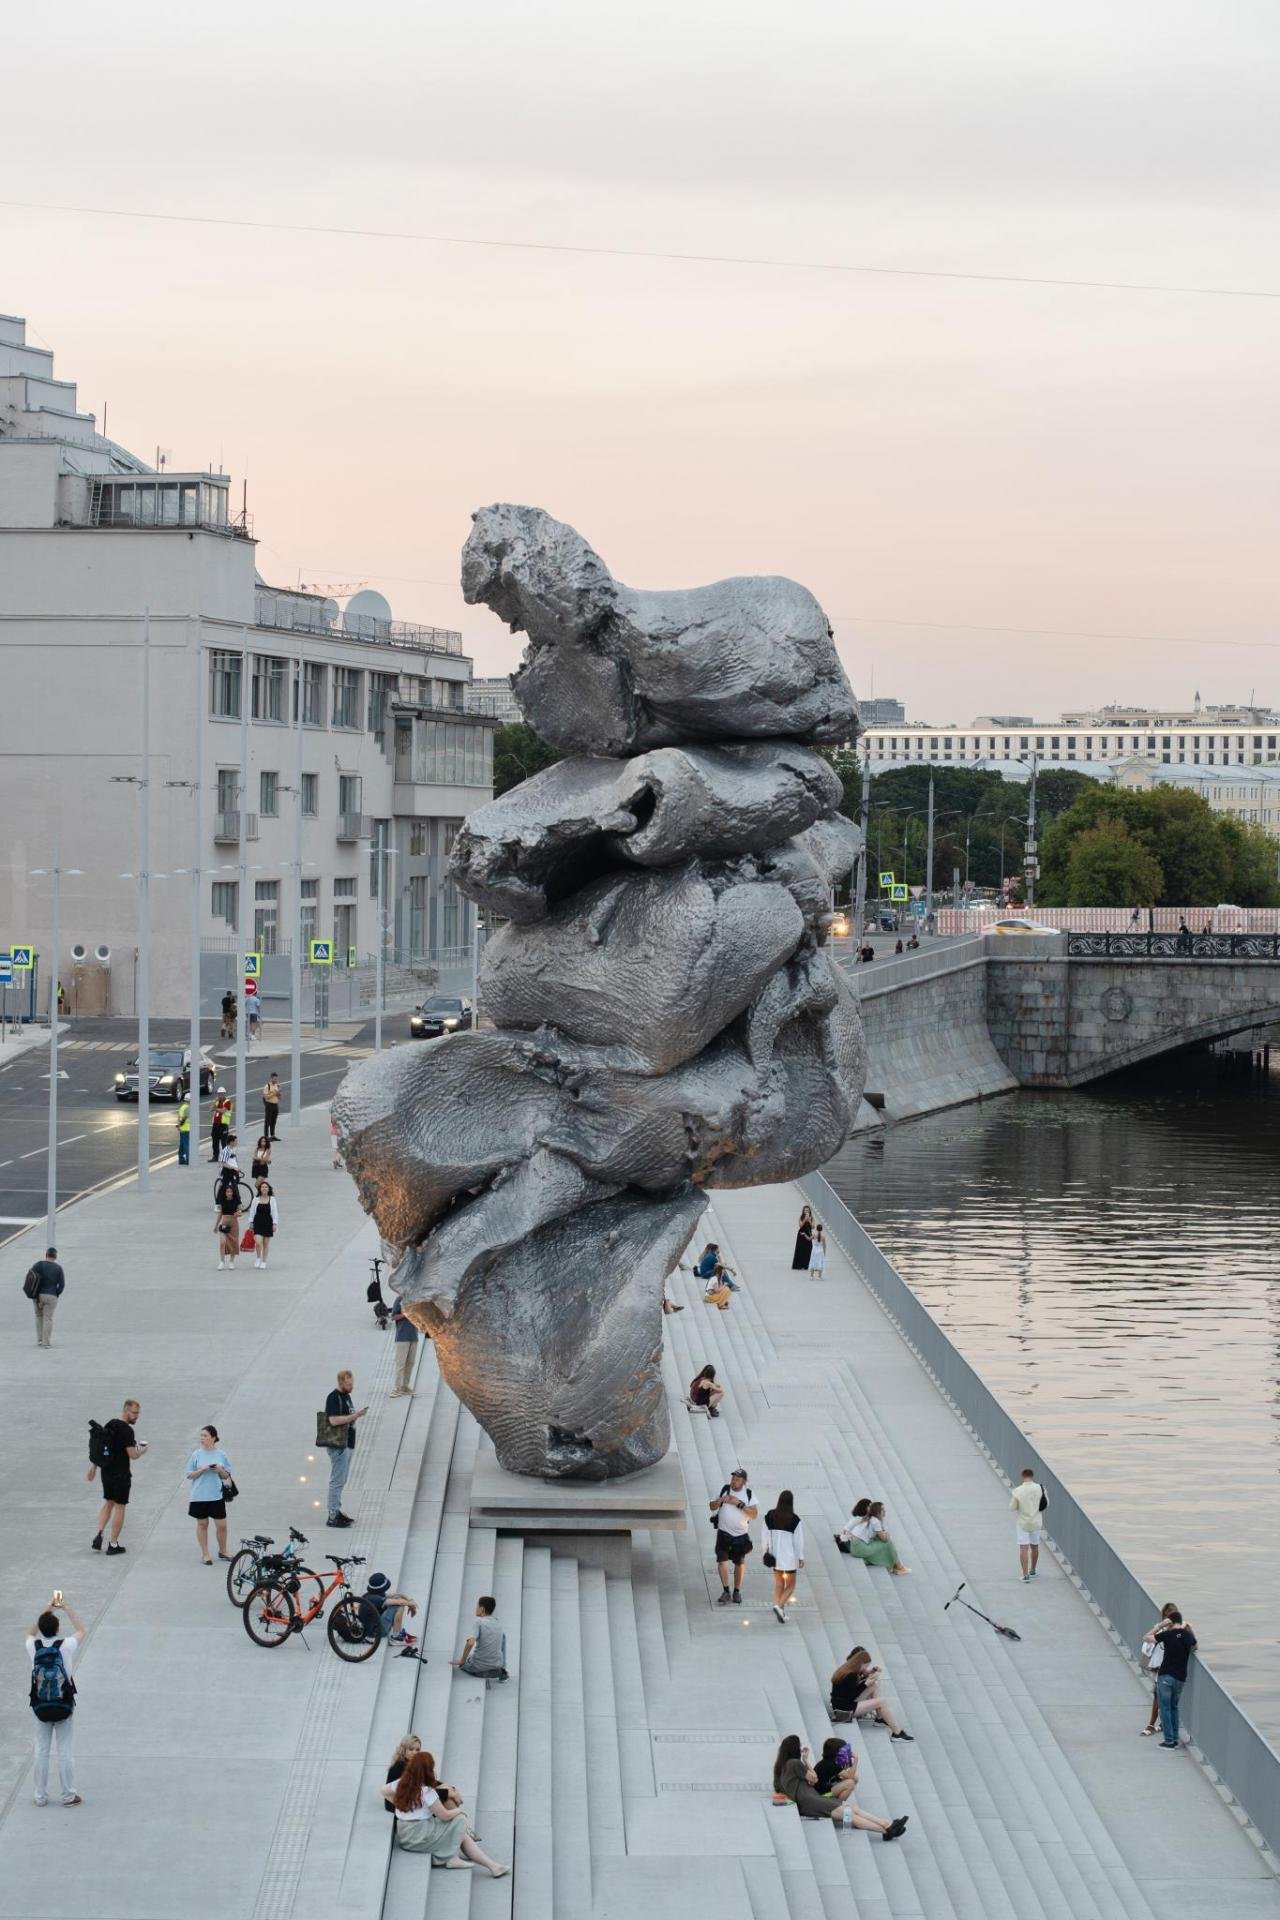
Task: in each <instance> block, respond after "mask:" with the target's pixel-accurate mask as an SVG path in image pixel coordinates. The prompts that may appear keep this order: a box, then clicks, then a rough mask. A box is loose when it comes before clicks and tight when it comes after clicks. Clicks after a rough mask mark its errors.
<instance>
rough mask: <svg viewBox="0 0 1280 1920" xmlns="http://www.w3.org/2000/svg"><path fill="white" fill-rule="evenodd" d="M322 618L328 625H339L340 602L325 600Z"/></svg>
mask: <svg viewBox="0 0 1280 1920" xmlns="http://www.w3.org/2000/svg"><path fill="white" fill-rule="evenodd" d="M320 618H321V619H322V620H323V621H324V624H325V625H326V627H335V626H337V624H338V603H337V601H336V600H326V601H324V602H323V604H322V605H321V608H320Z"/></svg>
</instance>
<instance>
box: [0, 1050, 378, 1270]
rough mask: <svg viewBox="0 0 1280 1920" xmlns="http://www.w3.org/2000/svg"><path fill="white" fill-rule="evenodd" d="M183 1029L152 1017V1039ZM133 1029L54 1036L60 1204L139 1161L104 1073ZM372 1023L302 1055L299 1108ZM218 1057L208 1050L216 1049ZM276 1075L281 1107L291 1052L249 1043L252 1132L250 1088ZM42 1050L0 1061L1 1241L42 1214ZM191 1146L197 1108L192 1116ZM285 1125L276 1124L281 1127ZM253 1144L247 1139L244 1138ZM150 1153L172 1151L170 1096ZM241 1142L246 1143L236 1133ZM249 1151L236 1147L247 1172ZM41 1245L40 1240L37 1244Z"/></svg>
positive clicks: (325, 1089) (153, 1128) (154, 1120)
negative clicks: (61, 1075)
mask: <svg viewBox="0 0 1280 1920" xmlns="http://www.w3.org/2000/svg"><path fill="white" fill-rule="evenodd" d="M388 1020H389V1023H390V1024H389V1030H388V1038H389V1039H392V1040H400V1039H402V1038H403V1035H402V1034H401V1032H400V1031H398V1028H399V1027H402V1026H404V1025H407V1020H406V1019H403V1018H401V1017H399V1016H396V1015H390V1016H388ZM189 1033H190V1028H189V1026H187V1025H185V1024H184V1023H183V1022H182V1021H179V1020H153V1021H152V1022H151V1043H152V1045H153V1046H165V1045H173V1044H175V1043H176V1044H178V1045H181V1044H183V1043H184V1042H185V1041H186V1040H187V1038H188V1037H189ZM217 1034H218V1023H217V1021H216V1020H214V1021H209V1022H206V1025H205V1031H204V1044H205V1046H206V1048H207V1049H208V1050H209V1051H210V1052H215V1050H216V1049H218V1048H219V1046H220V1045H222V1044H225V1043H220V1042H219V1041H218V1037H217ZM137 1037H138V1029H137V1026H136V1024H134V1023H133V1022H131V1021H129V1020H106V1019H103V1020H77V1021H75V1022H74V1023H73V1026H72V1030H71V1031H70V1032H69V1033H66V1034H64V1035H63V1036H62V1037H61V1039H60V1041H59V1044H58V1065H59V1067H60V1068H61V1069H62V1071H64V1072H65V1073H66V1075H67V1078H66V1079H65V1080H61V1081H60V1082H59V1088H58V1204H59V1206H61V1205H63V1204H64V1203H65V1202H66V1201H68V1200H74V1199H77V1198H79V1197H80V1196H82V1195H83V1194H86V1193H90V1192H92V1191H93V1190H94V1189H95V1188H97V1187H100V1186H103V1185H105V1184H107V1183H108V1182H110V1181H111V1180H115V1179H119V1178H120V1177H121V1176H122V1175H124V1174H128V1173H132V1172H133V1171H134V1169H135V1168H136V1166H137V1163H138V1109H137V1107H136V1106H135V1105H134V1104H133V1103H132V1102H131V1101H130V1102H124V1101H119V1100H117V1099H116V1096H115V1093H114V1091H113V1090H112V1077H113V1075H114V1074H115V1073H116V1072H117V1070H118V1069H119V1068H120V1067H122V1066H123V1065H124V1064H125V1062H126V1060H127V1059H129V1058H130V1057H131V1056H132V1055H133V1054H134V1053H136V1051H137ZM372 1043H373V1024H372V1022H370V1023H369V1025H368V1027H366V1028H364V1029H362V1030H361V1031H360V1032H359V1033H358V1034H356V1035H355V1036H354V1038H353V1039H352V1040H351V1041H350V1042H344V1043H341V1045H340V1046H337V1047H335V1050H334V1052H332V1053H304V1054H303V1056H302V1100H303V1104H304V1106H312V1105H314V1104H315V1103H316V1102H317V1101H320V1100H327V1099H329V1098H330V1097H331V1096H332V1095H333V1093H334V1091H335V1089H336V1088H337V1086H338V1083H339V1082H340V1081H341V1079H342V1077H343V1075H344V1074H345V1073H346V1071H347V1069H348V1068H349V1066H350V1065H351V1061H352V1058H353V1057H358V1055H357V1050H358V1049H364V1048H366V1047H372ZM215 1058H216V1052H215ZM216 1063H217V1065H218V1066H219V1068H220V1069H221V1070H222V1071H221V1075H220V1077H221V1079H222V1081H223V1084H225V1085H226V1086H228V1087H231V1088H232V1089H233V1090H234V1077H235V1066H234V1063H233V1062H230V1061H223V1060H221V1059H217V1061H216ZM272 1067H274V1068H275V1070H276V1072H277V1073H278V1074H279V1075H280V1080H281V1085H282V1088H283V1096H282V1099H281V1102H280V1108H281V1112H282V1113H287V1112H288V1110H289V1104H290V1101H289V1053H288V1050H287V1049H286V1050H285V1051H284V1052H283V1053H280V1052H272V1051H269V1050H268V1049H267V1047H266V1046H265V1045H264V1046H263V1048H262V1050H261V1051H260V1050H259V1048H257V1047H254V1048H253V1049H252V1050H251V1053H250V1059H249V1074H248V1087H249V1100H250V1106H249V1113H250V1123H251V1126H252V1128H253V1137H254V1139H256V1138H257V1131H258V1117H259V1112H260V1103H259V1100H258V1094H259V1091H260V1089H261V1087H262V1083H263V1081H264V1080H265V1079H266V1077H267V1074H268V1073H269V1072H270V1070H271V1068H272ZM48 1074H49V1055H48V1049H47V1048H45V1047H36V1048H33V1049H32V1050H31V1051H30V1052H27V1053H23V1054H21V1055H20V1056H19V1058H18V1059H16V1060H15V1061H14V1062H13V1064H12V1065H11V1066H8V1067H4V1066H0V1245H3V1243H4V1242H5V1241H6V1240H8V1239H12V1238H13V1236H14V1235H15V1234H18V1233H20V1232H21V1231H22V1224H21V1223H22V1222H24V1221H27V1220H32V1219H43V1218H44V1211H45V1203H46V1192H47V1184H48V1170H47V1169H48V1159H47V1154H48V1129H49V1079H48ZM200 1113H201V1141H202V1143H203V1152H204V1157H205V1159H206V1161H207V1160H208V1158H209V1101H208V1100H207V1099H205V1100H203V1101H202V1102H201V1109H200ZM192 1121H193V1127H192V1139H193V1151H194V1139H195V1127H194V1121H195V1114H194V1112H193V1114H192ZM281 1130H282V1132H283V1128H282V1129H281ZM248 1144H249V1147H250V1149H251V1148H252V1145H253V1142H252V1140H251V1141H250V1142H249V1143H248ZM150 1145H151V1160H152V1162H153V1163H154V1162H156V1161H157V1160H164V1159H168V1158H169V1157H171V1156H172V1155H173V1154H175V1153H176V1152H177V1147H178V1134H177V1127H176V1125H175V1108H174V1107H173V1106H172V1105H171V1104H170V1103H169V1102H168V1101H165V1102H164V1103H162V1104H161V1103H158V1102H156V1101H154V1100H153V1102H152V1104H151V1125H150ZM241 1145H242V1146H243V1145H244V1141H243V1139H242V1141H241ZM248 1165H249V1157H248V1155H247V1154H245V1153H242V1154H241V1166H242V1167H244V1168H245V1169H246V1171H247V1169H248ZM41 1251H43V1248H42V1249H41Z"/></svg>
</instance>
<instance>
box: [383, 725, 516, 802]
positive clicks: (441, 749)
mask: <svg viewBox="0 0 1280 1920" xmlns="http://www.w3.org/2000/svg"><path fill="white" fill-rule="evenodd" d="M395 764H396V779H397V780H412V781H415V782H416V783H417V784H418V785H420V786H438V787H491V786H492V785H493V730H492V728H491V727H469V726H467V725H466V724H465V723H462V724H459V723H458V722H457V721H452V720H414V721H411V722H405V721H403V720H397V722H396V763H395Z"/></svg>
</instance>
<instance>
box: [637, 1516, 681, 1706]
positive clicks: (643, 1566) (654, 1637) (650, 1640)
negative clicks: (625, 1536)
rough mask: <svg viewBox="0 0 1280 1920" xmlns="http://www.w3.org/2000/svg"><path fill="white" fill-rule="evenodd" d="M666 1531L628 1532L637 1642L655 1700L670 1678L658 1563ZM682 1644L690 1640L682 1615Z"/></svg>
mask: <svg viewBox="0 0 1280 1920" xmlns="http://www.w3.org/2000/svg"><path fill="white" fill-rule="evenodd" d="M664 1538H665V1535H662V1534H654V1533H650V1532H649V1530H648V1529H647V1528H637V1530H636V1531H635V1533H633V1534H632V1536H631V1586H630V1599H631V1604H632V1607H633V1609H634V1613H635V1629H636V1644H637V1647H638V1649H639V1655H640V1670H641V1677H642V1680H643V1685H644V1697H645V1699H646V1700H656V1699H657V1698H658V1696H659V1695H660V1694H662V1693H664V1692H665V1691H666V1688H667V1684H668V1682H669V1681H670V1679H671V1666H670V1660H669V1657H668V1651H667V1648H668V1642H667V1636H666V1633H665V1631H664V1625H663V1607H662V1592H661V1581H660V1578H659V1570H658V1565H657V1559H656V1555H657V1551H658V1545H659V1542H660V1541H661V1540H663V1539H664ZM680 1624H681V1626H682V1627H683V1641H682V1644H684V1645H687V1644H688V1640H689V1623H688V1621H687V1619H685V1618H684V1617H683V1614H682V1615H681V1622H680Z"/></svg>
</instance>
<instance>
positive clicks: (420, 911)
mask: <svg viewBox="0 0 1280 1920" xmlns="http://www.w3.org/2000/svg"><path fill="white" fill-rule="evenodd" d="M415 824H417V823H415ZM426 950H427V876H426V874H425V873H415V874H413V875H412V876H411V877H410V880H409V952H410V954H411V955H412V957H413V958H414V959H415V960H416V959H420V958H421V957H422V955H423V954H424V953H425V952H426Z"/></svg>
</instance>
